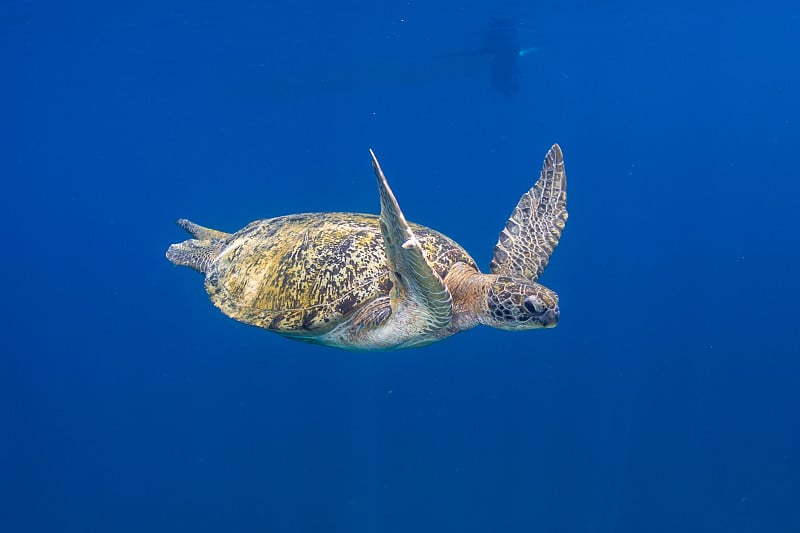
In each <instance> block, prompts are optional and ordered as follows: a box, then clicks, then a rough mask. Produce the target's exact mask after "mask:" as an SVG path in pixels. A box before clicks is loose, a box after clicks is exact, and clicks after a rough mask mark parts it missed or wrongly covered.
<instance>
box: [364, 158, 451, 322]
mask: <svg viewBox="0 0 800 533" xmlns="http://www.w3.org/2000/svg"><path fill="white" fill-rule="evenodd" d="M369 153H370V155H372V168H373V170H374V171H375V178H376V179H377V180H378V191H379V192H380V197H381V216H380V225H381V234H382V235H383V241H384V246H385V248H386V259H387V263H388V267H389V276H390V278H391V279H392V282H393V283H394V290H392V292H391V294H390V296H391V300H392V309H393V312H395V313H396V312H397V311H398V308H400V307H402V306H403V304H407V303H413V304H416V305H415V307H416V308H417V310H416V311H415V312H418V313H419V317H418V320H419V325H420V330H419V333H420V335H419V336H426V335H428V334H431V333H435V332H437V331H439V330H441V329H442V328H444V327H446V326H447V325H449V324H450V321H451V319H452V317H453V304H452V298H451V296H450V291H449V290H448V289H447V286H446V285H445V284H444V281H443V280H442V278H441V277H439V275H438V274H437V273H436V271H435V270H434V267H433V266H432V265H431V263H430V262H429V261H428V258H427V257H425V253H424V251H423V250H422V245H421V244H420V242H419V240H418V239H417V237H416V235H414V232H413V231H412V230H411V228H410V227H409V225H408V222H406V219H405V217H404V216H403V212H402V211H400V206H399V205H398V203H397V200H396V199H395V197H394V194H393V193H392V190H391V189H390V188H389V183H388V182H387V181H386V176H384V174H383V171H382V170H381V167H380V165H379V164H378V159H377V158H376V157H375V154H374V153H373V152H372V150H370V152H369Z"/></svg>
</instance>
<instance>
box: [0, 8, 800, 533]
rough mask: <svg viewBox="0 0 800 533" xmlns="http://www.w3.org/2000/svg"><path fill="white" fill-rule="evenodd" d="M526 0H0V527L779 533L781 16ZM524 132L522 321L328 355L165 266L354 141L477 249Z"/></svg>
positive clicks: (786, 79)
mask: <svg viewBox="0 0 800 533" xmlns="http://www.w3.org/2000/svg"><path fill="white" fill-rule="evenodd" d="M65 4H70V5H65ZM329 4H331V5H332V4H335V5H336V7H335V8H334V7H329ZM540 4H541V5H537V3H535V2H530V3H522V2H520V3H511V2H505V3H498V2H489V1H486V2H483V3H482V4H478V3H474V4H464V3H463V2H461V1H458V2H456V1H452V0H448V1H444V2H416V1H412V2H407V1H397V2H384V3H375V2H366V1H355V0H353V1H349V2H335V3H334V2H319V3H311V2H302V3H301V2H255V1H250V2H246V1H240V2H219V3H214V2H205V1H196V0H193V1H182V0H175V1H170V0H162V1H158V2H155V1H144V2H136V3H135V4H133V3H132V5H130V6H127V7H121V6H119V5H117V3H116V2H97V3H94V4H90V3H88V2H79V3H67V2H51V3H47V2H27V1H23V0H0V135H2V138H0V141H1V142H2V149H0V178H2V191H3V192H2V194H0V222H1V223H2V228H3V239H2V247H0V249H1V250H2V252H1V253H2V262H0V274H1V275H2V276H1V277H0V279H2V293H3V297H2V301H3V306H2V309H3V311H2V313H3V316H2V322H1V323H2V326H0V328H2V334H3V343H2V348H1V349H2V355H1V356H0V529H1V530H2V531H4V532H5V531H9V532H34V531H42V532H44V531H53V532H62V531H63V532H94V531H97V532H110V531H114V532H117V531H119V532H141V531H151V532H160V531H170V532H173V531H193V532H205V531H214V532H216V531H237V532H238V531H275V532H284V531H286V532H312V531H313V532H318V531H330V532H397V533H406V532H410V531H416V532H429V531H430V532H441V531H458V532H494V531H503V532H530V531H547V532H592V533H596V532H626V533H627V532H631V533H639V532H664V533H667V532H669V533H673V532H676V531H681V532H695V531H697V532H726V533H735V532H755V531H758V532H787V533H790V532H797V531H800V416H798V407H800V358H798V355H800V342H798V327H800V325H799V324H798V319H799V318H800V313H798V299H799V298H800V281H798V274H799V273H800V252H798V244H799V243H800V238H798V230H800V224H799V223H798V222H799V218H800V217H799V216H798V197H799V196H800V185H798V183H800V181H799V180H798V178H800V161H799V157H798V151H799V150H798V149H799V148H800V103H798V95H800V69H798V59H797V58H798V57H800V44H798V42H799V41H798V39H799V38H798V28H800V8H797V7H793V6H795V3H794V2H791V3H790V2H787V3H786V4H784V5H782V6H781V5H780V4H779V3H777V2H770V3H764V2H759V3H756V2H729V1H726V2H720V3H710V2H708V3H703V2H686V3H677V4H676V3H668V4H666V5H664V6H658V7H655V6H652V7H647V8H642V7H637V5H638V4H640V3H638V2H636V3H634V2H630V4H626V3H625V2H622V1H618V2H617V1H613V0H612V1H611V2H610V3H604V2H591V1H579V0H571V1H567V2H561V3H554V2H541V3H540ZM496 16H507V17H513V18H514V19H515V20H516V21H517V22H518V23H519V26H520V28H521V30H520V31H521V39H522V40H523V41H525V42H524V43H523V44H524V45H527V46H536V47H539V48H540V50H538V51H536V52H535V53H532V54H531V55H529V56H527V57H525V58H524V61H523V64H522V70H523V72H522V74H523V79H522V87H521V92H520V94H518V95H517V96H516V97H512V98H509V97H506V96H504V95H501V94H498V93H495V92H493V91H492V89H491V86H490V84H489V80H488V78H489V66H488V59H487V58H485V57H477V56H458V55H452V54H455V53H457V52H459V51H464V50H470V49H474V48H475V47H477V46H480V42H481V38H482V37H481V35H482V32H483V31H484V30H485V29H486V28H487V27H488V24H489V21H490V19H491V18H492V17H496ZM553 142H559V143H560V144H561V146H562V147H563V149H564V154H565V158H566V165H567V166H566V168H567V173H568V177H569V207H570V220H569V224H568V225H567V228H566V231H565V232H564V236H563V239H562V242H561V245H560V247H559V248H558V250H557V251H556V253H555V255H554V257H553V260H552V262H551V263H550V267H549V268H548V270H547V271H546V273H545V275H544V276H543V278H542V280H543V282H544V283H546V284H547V285H548V286H550V287H552V288H553V289H555V290H557V291H558V292H559V294H560V296H561V309H562V321H561V323H560V325H559V327H558V328H556V329H555V330H547V331H537V332H529V333H517V334H514V333H508V332H502V331H495V330H490V329H487V328H477V329H475V330H472V331H469V332H467V333H463V334H460V335H458V336H456V337H453V338H451V339H448V340H446V341H444V342H442V343H439V344H437V345H434V346H431V347H428V348H423V349H418V350H411V351H406V352H394V353H379V354H351V353H347V352H340V351H335V350H331V349H326V348H321V347H315V346H309V345H304V344H301V343H294V342H290V341H288V340H285V339H282V338H280V337H278V336H275V335H272V334H269V333H266V332H264V331H260V330H257V329H254V328H250V327H247V326H244V325H241V324H239V323H237V322H235V321H233V320H230V319H228V318H226V317H224V316H222V315H221V314H220V313H219V312H218V311H217V310H216V309H215V308H214V307H213V306H212V305H211V304H210V303H209V302H208V300H207V297H206V295H205V293H204V291H203V288H202V283H201V277H200V276H199V275H197V274H196V273H194V272H191V271H189V270H187V269H179V268H176V267H174V266H173V265H171V264H170V263H169V262H168V261H167V260H166V259H165V258H164V251H165V249H166V247H167V246H168V245H169V244H170V243H172V242H176V241H179V240H182V239H183V238H184V237H185V236H184V234H183V233H182V232H181V231H180V229H179V228H178V227H177V226H175V225H174V224H173V221H174V219H176V218H178V217H188V218H191V219H192V220H196V221H197V222H199V223H202V224H205V225H209V226H213V227H216V228H219V229H222V230H227V231H233V230H236V229H238V228H239V227H241V226H243V225H244V224H245V223H247V222H249V221H251V220H253V219H257V218H264V217H270V216H276V215H280V214H287V213H292V212H303V211H322V210H347V211H361V212H377V211H378V201H377V195H376V192H375V190H374V179H373V177H372V173H371V168H370V164H369V156H368V153H367V149H368V148H369V147H372V148H374V149H375V150H376V152H377V154H378V156H379V157H380V159H381V162H382V164H383V167H384V170H385V171H386V172H387V175H388V176H389V179H390V181H391V182H392V184H393V187H394V190H395V192H396V194H397V196H398V199H399V201H400V204H401V206H402V207H403V209H404V211H405V213H406V215H407V216H408V217H409V218H410V219H411V220H414V221H416V222H419V223H422V224H426V225H429V226H432V227H435V228H436V229H438V230H440V231H443V232H445V233H446V234H448V235H450V236H451V237H453V238H455V239H456V240H457V241H459V242H460V243H461V244H462V245H463V246H464V247H465V248H467V249H468V250H469V251H470V252H471V253H472V254H473V256H474V257H475V259H476V260H477V261H478V262H479V263H480V264H481V265H482V266H483V267H488V261H489V259H490V257H491V251H492V246H493V245H494V243H495V240H496V238H497V234H498V232H499V230H500V228H501V227H502V225H503V223H504V221H505V219H506V217H507V216H508V214H509V213H510V212H511V209H512V208H513V206H514V205H515V203H516V202H517V200H518V198H519V196H520V195H521V194H522V193H523V192H524V191H525V190H526V189H527V188H528V187H530V185H531V184H532V183H533V179H534V178H535V177H536V176H537V174H538V171H539V168H540V165H541V161H542V158H543V156H544V154H545V152H546V150H547V148H548V147H549V146H550V145H551V144H552V143H553Z"/></svg>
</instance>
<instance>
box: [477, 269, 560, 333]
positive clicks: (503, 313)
mask: <svg viewBox="0 0 800 533" xmlns="http://www.w3.org/2000/svg"><path fill="white" fill-rule="evenodd" d="M492 277H493V278H494V279H493V280H492V281H491V282H490V283H489V290H488V294H487V297H486V298H487V299H486V312H485V314H484V317H483V320H482V322H483V323H484V324H486V325H487V326H492V327H495V328H499V329H510V330H519V329H536V328H552V327H555V325H556V324H557V323H558V317H559V311H558V295H557V294H556V293H555V292H554V291H551V290H550V289H548V288H547V287H545V286H544V285H539V284H538V283H535V282H532V281H526V280H521V279H515V278H511V277H508V276H492Z"/></svg>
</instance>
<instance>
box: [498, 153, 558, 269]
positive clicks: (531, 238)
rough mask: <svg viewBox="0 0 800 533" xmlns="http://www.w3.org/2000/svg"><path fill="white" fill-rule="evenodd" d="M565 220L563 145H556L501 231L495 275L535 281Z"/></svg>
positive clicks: (553, 246)
mask: <svg viewBox="0 0 800 533" xmlns="http://www.w3.org/2000/svg"><path fill="white" fill-rule="evenodd" d="M566 223H567V175H566V173H565V172H564V157H563V154H562V153H561V147H560V146H558V145H557V144H554V145H553V147H552V148H550V151H548V152H547V155H546V156H545V159H544V165H543V166H542V173H541V175H540V176H539V179H538V180H537V181H536V185H534V186H533V188H532V189H531V190H529V191H528V192H526V193H525V194H523V195H522V198H520V200H519V203H518V204H517V207H516V208H515V209H514V212H513V213H512V214H511V217H509V219H508V221H507V222H506V226H505V228H503V231H501V232H500V238H499V239H498V241H497V244H496V245H495V247H494V258H493V259H492V262H491V265H490V268H491V272H492V274H500V275H505V276H512V277H516V278H521V279H526V280H530V281H536V280H537V279H538V278H539V276H540V275H541V273H542V271H543V270H544V268H545V267H546V266H547V263H548V261H549V260H550V255H551V254H552V253H553V250H555V249H556V246H558V240H559V238H560V237H561V232H562V231H563V230H564V226H565V225H566Z"/></svg>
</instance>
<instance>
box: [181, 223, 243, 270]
mask: <svg viewBox="0 0 800 533" xmlns="http://www.w3.org/2000/svg"><path fill="white" fill-rule="evenodd" d="M177 223H178V225H179V226H180V227H182V228H183V229H185V230H186V231H188V232H189V233H191V234H192V236H193V237H195V238H194V239H189V240H188V241H183V242H179V243H177V244H173V245H171V246H170V247H169V249H168V250H167V259H169V260H170V261H172V263H174V264H176V265H179V266H188V267H191V268H193V269H195V270H197V271H198V272H201V273H203V274H205V273H206V271H207V270H208V266H209V265H210V264H211V261H213V260H214V258H215V257H216V256H217V254H218V253H219V251H220V249H221V248H222V245H223V243H224V239H226V238H227V237H229V236H230V234H229V233H224V232H222V231H217V230H215V229H210V228H204V227H203V226H198V225H197V224H195V223H194V222H190V221H188V220H186V219H184V218H182V219H180V220H178V221H177Z"/></svg>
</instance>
